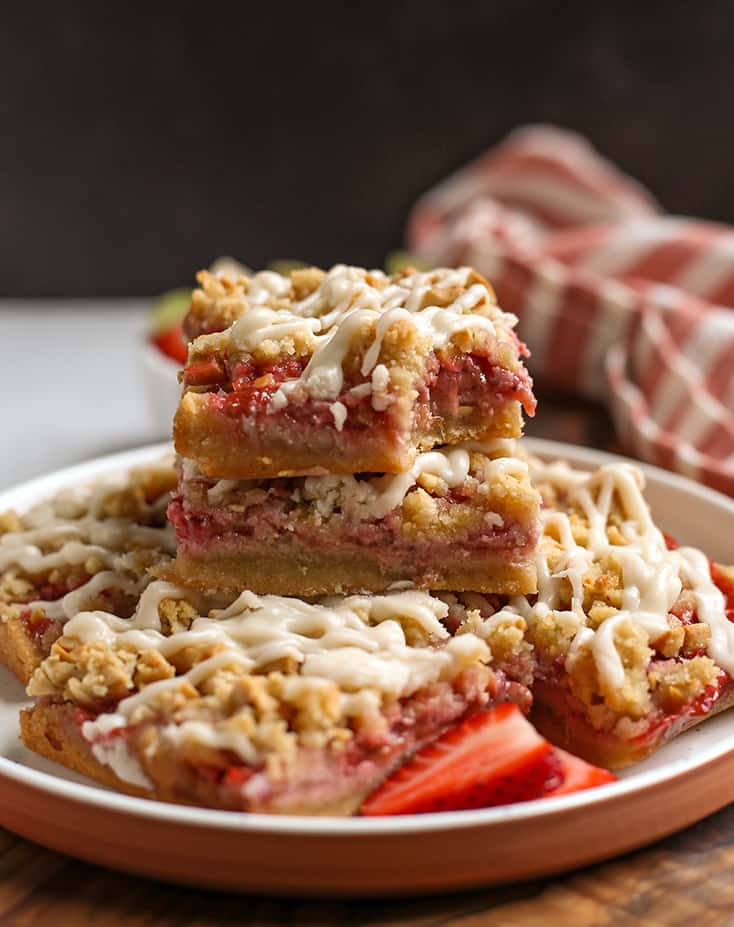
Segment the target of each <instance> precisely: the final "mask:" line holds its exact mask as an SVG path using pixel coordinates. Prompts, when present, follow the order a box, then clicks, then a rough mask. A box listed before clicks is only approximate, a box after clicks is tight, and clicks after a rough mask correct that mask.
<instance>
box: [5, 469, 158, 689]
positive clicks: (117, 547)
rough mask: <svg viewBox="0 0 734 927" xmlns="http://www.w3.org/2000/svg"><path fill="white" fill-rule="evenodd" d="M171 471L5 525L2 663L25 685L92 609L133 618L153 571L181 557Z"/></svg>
mask: <svg viewBox="0 0 734 927" xmlns="http://www.w3.org/2000/svg"><path fill="white" fill-rule="evenodd" d="M175 485H176V472H175V470H174V468H173V464H172V462H161V463H160V464H156V465H150V466H147V467H142V468H140V469H138V470H134V471H132V472H131V473H130V474H128V475H126V476H124V477H121V478H119V479H116V480H107V481H105V482H101V483H99V484H97V485H94V486H81V487H77V488H74V489H68V490H64V491H63V492H61V493H59V494H58V495H57V496H55V497H54V498H53V499H51V500H49V501H46V502H43V503H40V504H38V505H36V506H34V507H33V508H32V509H30V510H29V511H28V512H26V513H24V514H22V515H19V514H17V513H16V512H12V511H11V512H5V513H4V514H1V515H0V663H2V664H4V665H5V666H7V667H8V668H9V669H10V670H11V671H12V672H14V673H15V675H16V676H18V677H19V679H21V680H22V681H26V680H27V679H28V678H29V677H30V675H31V673H32V672H33V670H34V669H35V668H36V667H37V666H38V664H39V663H40V662H41V660H43V658H44V657H46V656H48V653H49V650H50V648H51V645H52V644H53V642H54V641H55V640H56V638H57V637H58V636H59V635H60V633H61V631H62V629H63V626H64V622H65V621H67V620H68V619H69V618H71V617H73V616H74V615H75V614H76V613H77V612H79V611H82V610H84V609H90V608H92V609H102V610H105V611H108V610H109V611H112V612H115V613H116V614H121V615H130V614H132V612H133V610H134V609H135V606H136V603H137V601H138V597H139V596H140V593H141V592H142V591H143V589H144V588H145V587H146V585H147V584H148V583H149V582H150V581H151V578H152V577H151V576H150V574H149V573H148V570H149V568H151V567H153V566H156V565H159V564H161V563H162V562H163V561H164V560H166V559H168V558H169V557H170V555H171V554H173V553H174V552H175V538H174V534H173V531H172V529H171V527H170V525H169V524H168V523H167V521H166V506H167V504H168V502H169V499H170V493H171V490H172V489H173V488H174V487H175Z"/></svg>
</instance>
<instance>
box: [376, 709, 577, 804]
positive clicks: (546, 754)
mask: <svg viewBox="0 0 734 927" xmlns="http://www.w3.org/2000/svg"><path fill="white" fill-rule="evenodd" d="M562 778H563V776H562V772H561V768H560V760H559V759H558V757H557V756H556V754H555V752H554V750H553V747H551V745H550V744H549V743H548V741H547V740H544V739H543V738H542V737H541V736H540V734H538V733H537V731H536V730H535V728H534V727H533V726H532V724H530V722H529V721H528V720H527V719H526V718H525V717H524V715H523V714H522V712H521V711H520V709H519V708H518V707H517V705H511V704H503V705H498V706H497V707H496V708H493V709H491V710H489V711H482V712H479V713H477V714H474V715H471V716H470V717H468V718H466V719H465V720H464V721H462V722H461V723H459V724H457V725H456V726H455V727H451V728H449V729H448V730H447V731H445V732H444V733H443V734H442V735H441V736H440V737H439V738H438V739H437V740H435V741H433V743H431V744H429V745H428V746H427V747H424V748H423V749H422V750H420V751H419V752H418V753H417V754H416V755H415V756H414V757H413V758H412V759H411V760H409V761H408V762H407V763H405V764H404V765H403V766H401V767H400V768H399V769H398V770H396V771H395V772H394V773H393V774H392V775H391V776H389V777H388V778H387V779H386V780H385V781H384V782H383V783H382V785H381V786H379V788H377V789H376V790H375V791H374V792H373V793H372V794H371V795H369V796H368V797H367V799H366V800H365V802H364V804H363V806H362V814H365V815H384V814H422V813H425V812H430V811H458V810H463V809H469V808H486V807H488V806H490V805H505V804H511V803H513V802H518V801H529V800H530V799H533V798H541V797H542V796H543V795H546V794H548V793H551V792H552V791H553V790H554V789H555V788H556V787H557V786H558V785H560V783H561V781H562Z"/></svg>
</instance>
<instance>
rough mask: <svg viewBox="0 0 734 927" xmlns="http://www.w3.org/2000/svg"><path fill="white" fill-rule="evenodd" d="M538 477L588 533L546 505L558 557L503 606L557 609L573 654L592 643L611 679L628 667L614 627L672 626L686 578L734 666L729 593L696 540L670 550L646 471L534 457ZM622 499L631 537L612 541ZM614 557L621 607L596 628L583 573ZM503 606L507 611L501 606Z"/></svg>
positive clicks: (716, 643)
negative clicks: (646, 489)
mask: <svg viewBox="0 0 734 927" xmlns="http://www.w3.org/2000/svg"><path fill="white" fill-rule="evenodd" d="M531 475H532V477H533V480H534V482H536V483H541V482H545V483H550V484H552V485H553V486H554V487H555V488H556V489H557V490H559V491H562V492H565V493H566V494H567V500H568V503H569V505H572V504H574V503H575V504H576V505H577V506H578V507H580V509H581V510H582V511H583V513H584V515H585V516H586V518H587V520H588V539H587V540H586V542H585V543H584V544H583V545H581V544H577V543H576V542H575V540H574V537H573V532H572V530H571V522H570V519H569V516H568V514H566V513H565V512H563V511H558V510H554V509H544V510H542V511H541V519H542V522H543V525H544V529H545V531H546V533H548V532H551V533H552V534H553V536H554V537H557V538H558V539H559V540H560V545H561V547H562V549H563V553H562V557H561V559H560V562H559V563H558V564H557V566H556V568H555V569H554V570H551V568H550V566H549V563H548V560H547V557H546V555H545V554H544V553H543V549H542V547H541V551H540V553H539V555H538V560H537V566H538V596H537V600H536V601H533V602H531V601H530V600H529V599H528V598H526V597H523V596H518V597H514V598H513V599H512V600H511V602H510V605H509V606H507V608H506V609H504V610H503V612H506V613H510V614H513V613H514V614H520V615H522V616H523V617H524V618H525V619H526V620H527V621H528V624H529V625H531V626H532V624H533V622H534V621H535V620H537V619H541V618H543V617H545V616H546V615H548V613H549V612H554V613H555V615H556V617H557V618H560V619H563V620H564V621H565V622H566V623H567V625H568V626H569V627H571V628H573V627H575V628H576V633H575V636H574V638H573V641H572V643H571V647H570V650H569V653H568V656H567V661H568V660H573V659H574V658H575V656H576V655H577V654H578V652H579V651H580V650H581V649H583V648H586V647H589V648H590V649H591V653H592V655H593V658H594V661H595V663H596V666H597V669H598V672H599V675H600V677H601V678H602V679H603V680H604V681H605V683H606V684H607V685H608V686H610V687H619V686H621V685H622V684H623V683H624V667H623V664H622V660H621V657H620V655H619V652H618V650H617V645H616V634H617V631H618V630H619V628H620V625H623V624H624V623H625V622H632V623H633V624H634V625H636V626H637V627H638V628H640V629H641V630H642V631H644V632H645V634H646V635H647V637H648V640H651V641H654V640H655V639H656V638H657V637H659V636H660V635H661V634H663V633H665V632H666V631H667V630H668V628H669V622H668V613H669V610H670V608H671V607H672V606H673V605H674V604H675V602H676V600H677V599H678V597H679V596H680V593H681V590H682V589H683V587H684V585H685V587H686V588H689V589H690V590H691V591H692V592H693V595H694V596H695V599H696V603H697V612H698V619H699V621H701V622H703V623H704V624H707V625H708V626H709V628H710V629H711V640H710V643H709V645H708V654H709V656H710V657H711V658H712V659H713V660H714V662H715V663H717V664H718V665H719V666H721V667H722V668H723V669H724V670H726V671H727V672H728V673H730V674H734V624H732V623H731V622H730V621H728V619H727V618H726V613H725V600H724V596H723V594H722V592H721V591H720V590H719V589H718V588H717V586H716V584H715V583H714V582H713V580H712V579H711V576H710V572H709V564H708V560H707V558H706V556H705V555H704V554H703V553H702V552H701V551H699V550H696V549H695V548H692V547H680V548H678V549H677V550H668V548H667V546H666V543H665V539H664V537H663V535H662V534H661V532H660V531H659V529H658V528H657V527H656V526H655V524H654V523H653V521H652V517H651V515H650V510H649V508H648V506H647V503H646V502H645V500H644V497H643V494H642V489H643V486H644V480H643V476H642V473H641V472H640V471H639V470H638V469H637V468H635V467H633V466H631V465H629V464H625V463H619V464H610V465H608V466H604V467H601V468H600V469H599V470H597V471H596V472H594V473H585V472H581V471H578V470H573V469H571V468H570V467H569V466H568V465H567V464H565V463H561V462H554V463H550V464H543V463H541V462H540V461H535V460H534V461H532V462H531ZM615 495H616V497H617V498H618V499H619V501H620V503H621V506H622V511H623V513H624V520H623V522H622V524H621V528H620V531H621V533H622V535H623V537H624V539H625V541H626V542H627V543H626V544H624V545H621V544H612V543H611V542H610V540H609V538H608V536H607V526H608V523H609V516H610V512H611V508H612V503H613V501H614V498H615ZM605 558H609V559H610V560H611V561H614V562H616V563H617V564H618V565H619V566H620V568H621V572H622V582H623V591H622V608H621V610H620V611H618V612H617V613H616V614H614V615H613V616H611V617H609V618H607V619H605V620H604V621H603V622H602V623H601V624H600V625H599V627H598V628H597V629H596V630H593V629H592V628H589V627H587V625H586V615H585V613H584V610H583V598H584V587H583V581H584V576H585V575H586V574H587V573H588V571H589V569H590V568H591V566H592V564H593V563H594V562H599V561H602V560H604V559H605ZM564 582H568V584H570V586H571V591H572V596H571V604H570V608H569V609H567V610H562V609H561V607H560V606H561V593H562V590H563V586H564ZM499 614H502V612H500V613H499Z"/></svg>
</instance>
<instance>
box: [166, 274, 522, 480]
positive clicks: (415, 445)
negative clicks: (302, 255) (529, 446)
mask: <svg viewBox="0 0 734 927" xmlns="http://www.w3.org/2000/svg"><path fill="white" fill-rule="evenodd" d="M198 279H199V283H200V289H198V290H195V291H194V294H193V300H192V307H191V311H190V313H189V317H188V319H187V323H186V328H187V331H188V332H189V334H190V335H191V336H196V335H198V337H195V340H194V341H193V342H192V344H191V345H190V347H189V355H188V360H187V363H186V367H185V369H184V372H183V385H184V392H183V396H182V398H181V402H180V404H179V408H178V411H177V413H176V418H175V422H174V439H175V444H176V449H177V451H178V452H179V454H180V455H181V456H182V457H185V458H189V459H193V460H195V461H196V462H197V464H198V465H199V467H200V468H201V470H202V472H203V473H205V474H206V475H207V476H209V477H213V478H219V479H253V478H261V477H268V478H270V477H280V476H294V475H323V474H325V473H327V472H328V473H331V474H353V473H366V472H373V473H402V472H404V471H406V470H409V469H410V467H411V466H412V465H413V464H414V463H415V459H416V456H417V455H418V453H419V452H420V451H422V450H429V449H430V448H432V447H433V446H435V445H441V444H455V443H459V442H461V441H466V440H471V439H483V438H489V437H516V436H518V435H520V433H521V431H522V408H523V407H524V409H525V411H526V412H527V413H528V414H529V415H532V414H533V413H534V410H535V399H534V397H533V394H532V383H531V380H530V378H529V376H528V373H527V371H526V370H525V368H524V366H523V364H522V360H521V358H522V356H523V354H525V353H526V351H525V348H524V346H523V345H522V344H521V343H520V342H519V341H518V339H517V337H516V336H515V333H514V331H513V328H514V325H515V323H516V319H515V317H514V316H512V315H509V314H507V313H505V312H502V311H501V309H500V308H499V307H498V306H497V305H496V301H495V297H494V293H493V292H492V289H491V287H490V285H489V284H488V283H487V281H486V280H485V279H484V278H483V277H482V276H481V275H479V274H478V273H477V272H476V271H474V270H472V269H471V268H468V267H462V268H458V269H456V270H448V269H438V270H433V271H430V272H426V273H418V272H416V271H412V270H406V271H402V272H400V273H398V274H394V275H392V276H386V275H385V274H384V273H382V272H381V271H376V270H375V271H366V270H363V269H361V268H357V267H347V266H344V265H337V266H335V267H333V268H332V269H331V270H330V271H328V272H324V271H322V270H319V269H318V268H307V269H303V270H295V271H292V272H291V273H290V275H288V276H283V275H280V274H277V273H274V272H272V271H263V272H261V273H258V274H255V275H254V276H253V277H248V276H240V277H237V278H234V277H230V276H227V275H226V274H212V273H210V272H208V271H203V272H201V273H200V274H199V276H198Z"/></svg>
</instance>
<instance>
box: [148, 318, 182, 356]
mask: <svg viewBox="0 0 734 927" xmlns="http://www.w3.org/2000/svg"><path fill="white" fill-rule="evenodd" d="M153 344H154V345H155V346H156V347H157V348H158V349H159V350H161V351H163V353H164V354H167V355H168V357H171V358H173V360H175V361H178V362H179V363H180V364H185V363H186V357H187V354H188V349H187V347H186V342H185V341H184V336H183V329H182V328H181V323H180V322H179V323H177V324H176V325H174V326H173V328H169V329H167V330H166V331H164V332H160V333H159V334H157V335H154V336H153Z"/></svg>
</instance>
